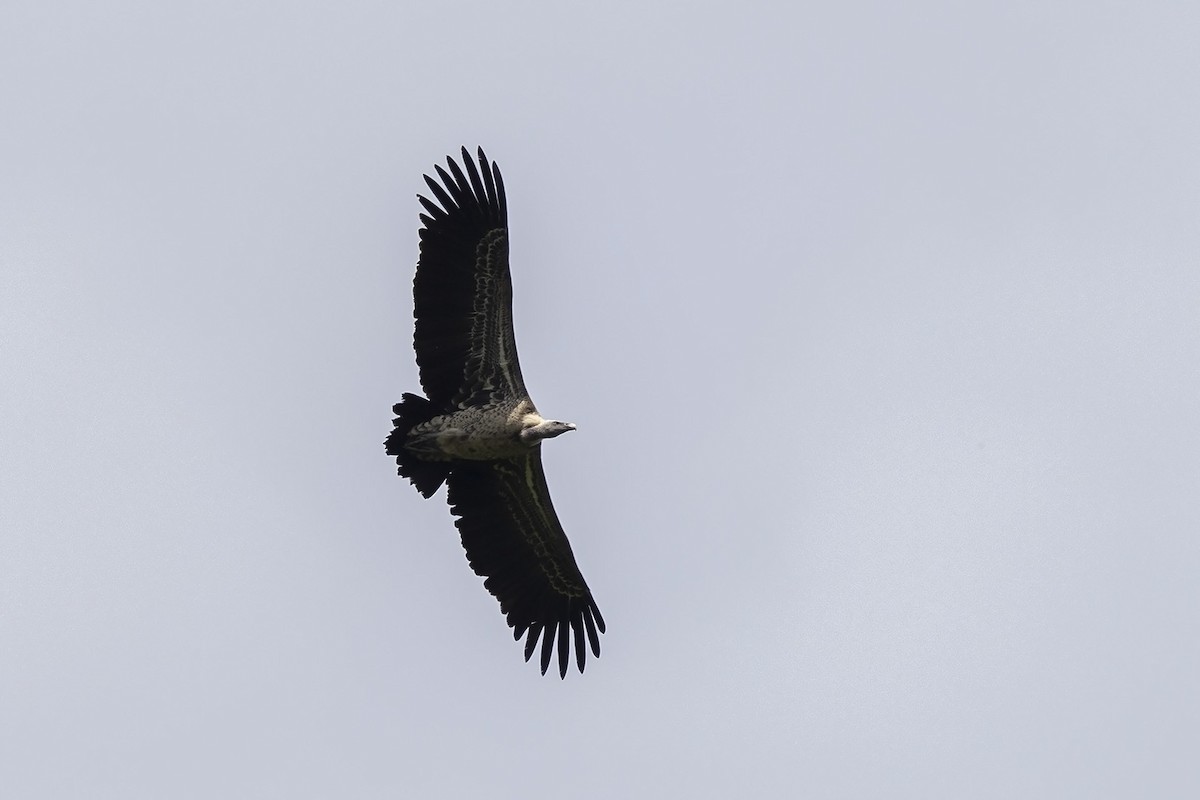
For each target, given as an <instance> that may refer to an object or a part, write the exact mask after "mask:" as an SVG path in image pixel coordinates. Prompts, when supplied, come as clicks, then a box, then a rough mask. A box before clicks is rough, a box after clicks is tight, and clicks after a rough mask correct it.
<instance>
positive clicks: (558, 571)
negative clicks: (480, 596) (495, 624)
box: [447, 447, 604, 677]
mask: <svg viewBox="0 0 1200 800" xmlns="http://www.w3.org/2000/svg"><path fill="white" fill-rule="evenodd" d="M447 483H448V485H449V493H448V498H447V499H448V500H449V501H450V507H451V511H453V512H454V514H455V515H456V516H457V517H458V519H456V520H455V525H457V526H458V530H459V533H460V534H461V535H462V543H463V548H464V549H465V550H466V551H467V560H468V561H470V563H471V568H472V569H474V570H475V573H476V574H477V575H480V576H482V577H483V578H484V579H485V580H484V582H483V585H484V586H485V587H487V590H488V591H489V592H491V593H492V594H493V595H494V596H495V597H496V599H498V600H499V601H500V611H501V612H502V613H503V614H504V615H505V617H506V618H507V620H508V624H509V626H510V627H511V628H512V629H513V637H514V638H515V639H518V640H519V639H520V638H521V636H522V635H525V637H526V638H525V660H526V661H528V660H529V659H530V657H531V656H532V655H533V651H534V650H535V649H536V648H537V642H538V637H539V636H540V637H541V639H542V646H541V664H542V674H543V675H544V674H545V673H546V670H547V669H548V668H549V666H550V659H551V655H552V653H553V650H554V646H555V640H557V642H558V672H559V676H560V677H566V674H567V663H568V661H569V660H570V650H571V639H572V637H573V638H574V640H575V663H576V666H577V667H578V668H579V671H580V672H583V664H584V659H585V651H584V637H585V634H586V638H587V643H588V644H589V645H590V646H591V650H592V654H593V655H594V656H596V657H599V656H600V634H601V633H604V618H603V617H601V616H600V609H599V608H597V607H596V601H595V600H594V599H592V593H591V591H590V590H589V589H588V587H587V583H586V582H585V581H584V580H583V575H582V574H581V573H580V572H579V567H578V566H577V565H576V564H575V556H574V554H572V552H571V545H570V543H568V542H567V536H566V534H565V533H564V532H563V529H562V525H561V524H560V523H559V521H558V515H557V514H555V513H554V506H553V505H552V504H551V503H550V490H549V489H548V488H547V487H546V475H545V473H544V472H543V471H542V454H541V448H540V447H535V448H534V449H532V450H531V451H530V452H529V453H528V454H527V455H523V456H519V457H517V458H509V459H501V460H498V461H486V462H470V461H466V462H459V463H456V464H455V466H454V469H453V470H452V471H451V473H450V477H449V479H448V481H447Z"/></svg>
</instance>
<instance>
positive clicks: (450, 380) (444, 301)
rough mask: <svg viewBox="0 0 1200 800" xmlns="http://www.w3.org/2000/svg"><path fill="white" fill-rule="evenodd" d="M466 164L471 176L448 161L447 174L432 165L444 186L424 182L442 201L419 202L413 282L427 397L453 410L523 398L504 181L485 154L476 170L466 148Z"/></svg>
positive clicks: (417, 339)
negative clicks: (498, 396)
mask: <svg viewBox="0 0 1200 800" xmlns="http://www.w3.org/2000/svg"><path fill="white" fill-rule="evenodd" d="M462 163H463V168H465V172H464V169H463V168H460V167H459V166H458V164H456V163H455V161H454V159H452V158H449V157H447V158H446V164H447V166H448V167H449V172H447V171H446V170H445V169H443V168H442V167H440V166H436V167H434V169H435V170H436V171H437V176H438V178H439V179H440V183H439V181H437V180H434V179H433V178H431V177H430V176H428V175H426V176H425V183H426V184H428V186H429V189H430V191H431V192H432V193H433V196H434V198H436V199H437V203H435V202H433V201H432V200H430V199H429V198H426V197H421V196H420V195H418V197H417V199H418V200H420V201H421V205H422V206H423V207H424V208H425V212H426V213H424V214H422V215H421V222H422V223H423V225H422V227H421V231H420V234H421V257H420V260H419V261H418V263H417V275H416V278H415V279H414V281H413V314H414V316H415V317H416V331H415V334H414V336H413V345H414V347H415V349H416V353H417V366H418V367H420V371H421V386H422V388H424V389H425V394H426V396H428V397H429V399H430V400H432V401H433V402H434V403H435V404H437V405H439V406H447V407H449V406H458V407H461V406H463V405H466V404H468V403H469V404H475V405H478V404H480V403H482V402H486V398H487V396H488V395H489V394H490V393H491V392H492V391H493V390H496V389H499V390H501V393H502V394H503V395H504V396H505V397H521V396H523V395H525V383H524V381H523V380H522V378H521V366H520V364H519V363H518V361H517V345H516V341H515V340H514V337H513V326H512V278H511V277H510V274H509V269H508V210H507V206H506V203H505V199H504V179H503V178H501V177H500V169H499V167H497V166H496V164H495V162H492V163H491V164H489V163H488V160H487V156H485V155H484V153H483V149H482V148H480V150H479V167H478V169H477V168H476V166H475V163H474V162H472V160H471V157H470V155H469V154H468V153H467V148H465V147H464V148H463V149H462ZM439 203H440V205H439Z"/></svg>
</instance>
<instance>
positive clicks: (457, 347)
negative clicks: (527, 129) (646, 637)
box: [384, 147, 604, 678]
mask: <svg viewBox="0 0 1200 800" xmlns="http://www.w3.org/2000/svg"><path fill="white" fill-rule="evenodd" d="M478 161H479V167H478V169H476V166H475V164H474V163H473V162H472V160H471V157H470V154H469V153H468V152H467V149H466V148H465V147H464V148H462V167H461V168H460V167H459V165H458V164H457V163H455V161H454V159H453V158H451V157H449V156H448V157H447V158H446V165H447V167H448V168H449V171H447V170H446V169H443V168H442V167H441V166H437V165H435V166H434V169H435V170H436V172H437V179H434V178H431V177H430V176H429V175H426V176H424V177H425V183H426V184H428V186H429V190H430V192H431V193H432V194H433V197H434V198H435V200H436V202H435V201H434V200H430V199H429V198H427V197H424V196H421V195H418V196H417V199H418V200H419V201H420V203H421V206H422V207H423V208H424V209H425V213H423V214H421V215H420V218H421V223H422V227H421V231H420V234H421V256H420V259H419V260H418V262H417V274H416V278H415V279H414V280H413V301H414V308H413V316H414V317H415V318H416V332H415V334H414V336H413V346H414V348H415V349H416V354H417V367H418V368H419V370H420V374H421V387H422V388H423V389H424V390H425V397H418V396H417V395H415V394H410V393H405V394H404V397H403V400H402V401H401V402H399V403H397V404H396V405H395V406H394V407H393V409H392V410H393V412H394V413H395V414H396V418H395V419H394V420H393V425H394V428H393V430H392V432H391V434H390V435H389V436H388V437H387V440H386V441H385V442H384V445H385V447H386V449H387V452H388V454H389V455H392V456H395V457H396V464H397V465H398V466H399V469H398V472H399V474H400V475H401V476H402V477H405V478H408V479H409V480H410V481H412V484H413V485H414V486H415V487H416V488H417V491H419V492H420V493H421V494H422V495H424V496H425V497H427V498H428V497H432V496H433V493H434V492H436V491H437V490H438V487H440V486H441V485H442V484H443V483H445V484H446V485H447V492H446V496H447V500H448V501H449V503H450V510H451V512H452V513H453V514H454V515H455V517H456V519H455V525H456V526H457V527H458V532H459V534H460V535H461V537H462V544H463V548H464V549H465V550H466V552H467V560H468V561H469V562H470V564H471V568H472V569H474V570H475V573H476V574H477V575H479V576H481V577H483V578H484V582H483V585H484V587H486V588H487V590H488V591H489V592H491V593H492V595H493V596H495V597H496V599H497V600H499V601H500V611H501V613H503V614H504V615H505V617H506V618H507V620H508V624H509V626H510V627H511V628H512V629H513V638H515V639H517V640H520V639H521V637H522V636H524V637H525V660H526V661H528V660H529V659H530V657H531V656H532V655H533V653H534V651H535V650H537V649H538V639H539V637H540V638H541V664H542V674H543V675H545V674H546V670H547V669H548V668H549V666H550V661H551V658H552V656H553V652H554V648H555V643H556V642H557V647H558V673H559V676H560V677H562V678H565V677H566V674H567V664H568V662H569V660H570V651H571V642H572V639H574V644H575V663H576V666H577V667H578V668H579V671H580V672H583V666H584V659H585V649H584V638H585V636H586V638H587V644H588V645H590V647H591V650H592V654H593V655H595V656H596V657H599V655H600V634H601V633H603V632H604V618H603V617H601V616H600V609H599V608H597V607H596V601H595V600H593V599H592V593H591V591H590V590H589V589H588V586H587V582H585V581H584V579H583V575H582V574H581V573H580V572H579V567H578V566H577V565H576V564H575V556H574V555H573V554H572V552H571V545H570V544H569V543H568V542H567V535H566V534H565V533H564V532H563V528H562V524H561V523H559V521H558V515H557V514H555V513H554V506H553V504H552V503H551V502H550V490H549V489H548V488H547V486H546V475H545V473H544V472H543V471H542V441H543V440H545V439H552V438H554V437H555V436H559V435H561V434H564V433H566V432H567V431H573V430H575V426H574V425H573V424H571V423H569V422H560V421H558V420H553V419H545V418H543V417H542V416H541V415H540V414H539V413H538V411H537V408H536V407H535V406H534V404H533V401H532V400H531V399H530V398H529V393H528V391H526V389H525V381H524V379H523V378H522V377H521V365H520V364H519V363H518V362H517V345H516V341H515V339H514V337H513V324H512V279H511V277H510V275H509V268H508V211H507V206H506V203H505V199H504V181H503V179H502V178H501V177H500V169H499V168H498V167H497V166H496V163H495V162H494V161H493V162H491V163H490V164H489V162H488V160H487V157H486V156H485V155H484V153H483V149H482V148H480V149H479V151H478Z"/></svg>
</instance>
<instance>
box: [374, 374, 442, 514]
mask: <svg viewBox="0 0 1200 800" xmlns="http://www.w3.org/2000/svg"><path fill="white" fill-rule="evenodd" d="M392 413H394V414H395V415H396V418H395V419H394V420H392V424H393V425H395V426H396V427H395V428H393V429H392V432H391V434H389V435H388V438H387V440H386V441H385V442H384V443H383V444H384V447H386V448H387V452H388V455H392V456H395V457H396V464H397V465H399V469H398V470H397V472H399V473H400V475H401V476H403V477H405V478H408V479H409V480H410V481H412V484H413V486H415V487H417V491H418V492H420V493H421V494H423V495H424V496H425V497H433V493H434V492H436V491H437V490H438V487H439V486H441V485H442V484H443V483H444V482H445V480H446V478H447V477H449V475H450V463H449V462H447V461H426V460H424V459H422V458H418V457H417V456H416V455H414V454H413V453H411V452H410V451H409V450H408V449H407V448H406V447H405V446H404V440H405V439H407V438H408V432H409V431H411V430H412V429H413V428H414V427H415V426H417V425H420V424H421V423H422V422H428V421H429V420H431V419H433V418H434V417H436V416H437V415H438V413H439V412H438V410H437V408H436V407H435V406H434V405H433V403H431V402H429V401H428V400H426V399H425V398H424V397H417V396H416V395H415V394H409V393H408V392H405V393H404V399H403V400H401V401H400V402H399V403H397V404H396V405H394V406H392Z"/></svg>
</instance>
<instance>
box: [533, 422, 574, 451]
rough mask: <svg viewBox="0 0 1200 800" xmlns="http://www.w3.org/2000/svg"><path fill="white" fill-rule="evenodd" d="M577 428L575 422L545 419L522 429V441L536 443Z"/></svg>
mask: <svg viewBox="0 0 1200 800" xmlns="http://www.w3.org/2000/svg"><path fill="white" fill-rule="evenodd" d="M573 430H575V423H573V422H559V421H558V420H556V419H544V420H542V421H540V422H537V423H535V424H533V425H529V426H527V427H525V428H522V429H521V441H523V442H527V443H528V444H531V445H532V444H536V443H537V442H540V441H541V440H542V439H553V438H554V437H555V436H561V435H562V434H564V433H566V432H567V431H573Z"/></svg>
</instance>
